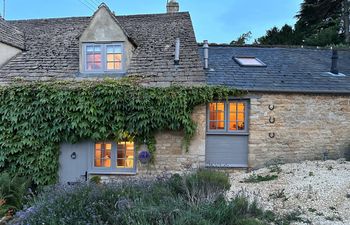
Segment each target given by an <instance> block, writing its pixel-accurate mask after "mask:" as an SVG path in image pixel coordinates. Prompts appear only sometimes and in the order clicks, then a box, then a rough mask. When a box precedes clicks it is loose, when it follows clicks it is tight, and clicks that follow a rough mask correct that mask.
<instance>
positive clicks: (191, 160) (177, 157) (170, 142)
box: [138, 105, 206, 175]
mask: <svg viewBox="0 0 350 225" xmlns="http://www.w3.org/2000/svg"><path fill="white" fill-rule="evenodd" d="M192 118H193V119H194V121H195V122H196V123H197V125H198V128H197V132H196V134H195V136H194V138H193V140H192V141H191V145H190V148H189V151H188V152H186V149H185V148H184V147H183V143H182V141H183V134H182V133H181V132H170V131H166V132H161V133H159V134H157V135H156V140H157V144H156V149H157V150H156V155H155V157H156V158H155V164H154V165H147V166H144V165H139V166H138V173H139V174H141V175H142V174H144V175H148V174H151V175H154V174H160V173H162V172H169V173H177V172H184V171H188V170H192V169H195V168H199V167H204V165H205V134H206V129H205V125H206V106H204V105H202V106H197V107H196V108H195V109H194V112H193V114H192Z"/></svg>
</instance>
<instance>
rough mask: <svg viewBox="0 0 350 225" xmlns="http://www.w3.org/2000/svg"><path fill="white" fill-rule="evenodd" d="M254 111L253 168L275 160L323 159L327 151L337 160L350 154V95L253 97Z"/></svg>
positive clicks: (250, 144)
mask: <svg viewBox="0 0 350 225" xmlns="http://www.w3.org/2000/svg"><path fill="white" fill-rule="evenodd" d="M269 105H271V106H272V105H273V106H274V107H275V108H274V110H270V109H269ZM250 108H251V109H250V122H249V123H250V126H249V128H250V136H249V166H250V167H260V166H263V165H264V164H265V163H266V162H269V161H271V160H274V159H282V160H283V161H285V162H295V161H300V160H315V159H322V158H323V153H324V152H328V153H329V157H330V158H333V159H336V158H342V157H344V155H345V154H348V152H350V96H330V95H300V94H256V95H255V96H254V94H252V98H251V107H250ZM270 117H271V121H273V120H274V119H275V123H270V121H269V120H270ZM269 133H271V135H272V133H274V134H275V137H274V138H270V137H269Z"/></svg>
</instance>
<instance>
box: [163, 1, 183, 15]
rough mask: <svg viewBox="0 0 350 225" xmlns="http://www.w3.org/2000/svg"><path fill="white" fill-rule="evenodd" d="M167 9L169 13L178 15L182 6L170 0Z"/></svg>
mask: <svg viewBox="0 0 350 225" xmlns="http://www.w3.org/2000/svg"><path fill="white" fill-rule="evenodd" d="M166 9H167V13H177V12H179V11H180V5H179V3H178V2H177V1H176V0H170V1H169V0H168V3H167V5H166Z"/></svg>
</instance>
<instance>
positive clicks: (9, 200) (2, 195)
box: [0, 173, 29, 218]
mask: <svg viewBox="0 0 350 225" xmlns="http://www.w3.org/2000/svg"><path fill="white" fill-rule="evenodd" d="M28 187H29V180H28V179H26V178H22V177H17V176H14V177H11V176H10V175H9V174H8V173H2V174H0V218H1V217H2V216H4V215H6V214H7V213H8V212H9V211H14V210H19V209H21V208H22V205H23V202H24V197H25V195H26V194H27V192H28Z"/></svg>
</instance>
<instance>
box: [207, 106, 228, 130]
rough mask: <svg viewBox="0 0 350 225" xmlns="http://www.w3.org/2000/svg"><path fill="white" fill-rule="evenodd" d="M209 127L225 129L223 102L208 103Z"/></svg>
mask: <svg viewBox="0 0 350 225" xmlns="http://www.w3.org/2000/svg"><path fill="white" fill-rule="evenodd" d="M209 129H210V130H224V129H225V103H223V102H217V103H210V104H209Z"/></svg>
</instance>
